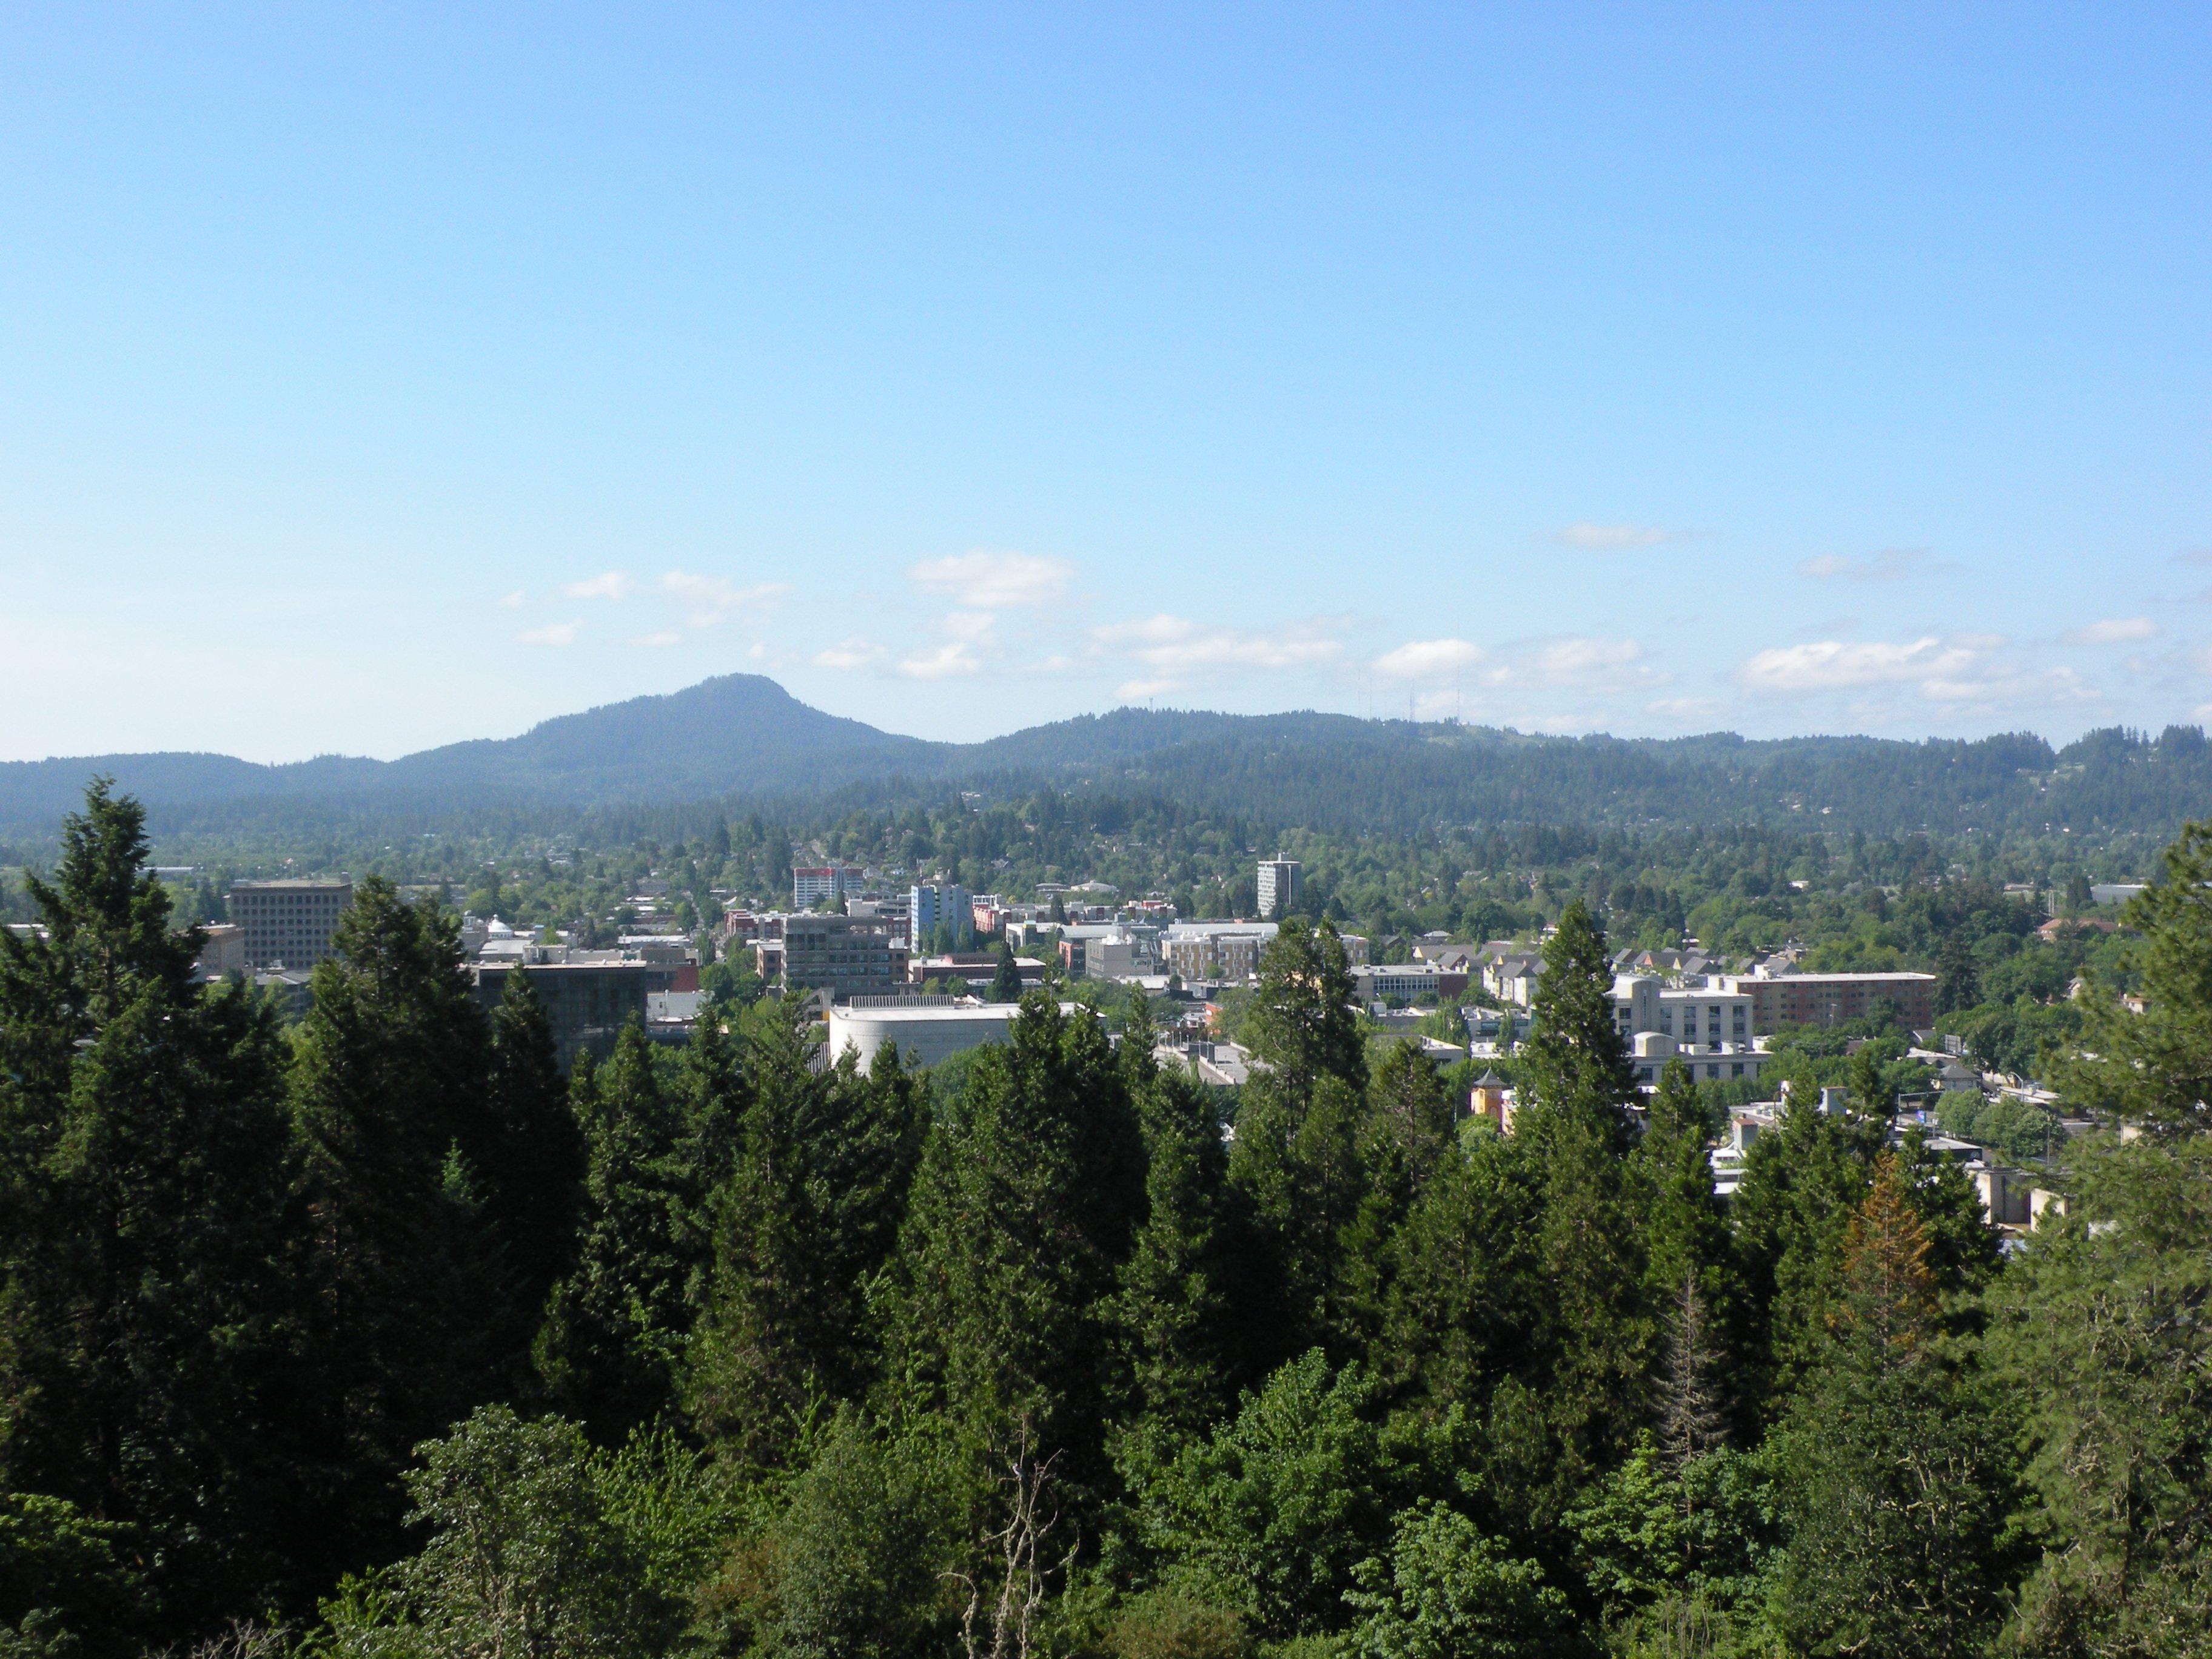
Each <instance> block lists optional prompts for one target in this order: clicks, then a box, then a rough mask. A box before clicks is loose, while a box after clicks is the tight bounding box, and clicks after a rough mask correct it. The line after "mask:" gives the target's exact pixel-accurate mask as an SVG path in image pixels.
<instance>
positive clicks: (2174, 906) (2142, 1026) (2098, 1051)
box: [2054, 823, 2212, 1133]
mask: <svg viewBox="0 0 2212 1659" xmlns="http://www.w3.org/2000/svg"><path fill="white" fill-rule="evenodd" d="M2163 862H2164V872H2163V878H2162V879H2161V880H2160V881H2159V882H2158V883H2157V884H2155V885H2154V886H2151V887H2148V888H2146V889H2145V890H2143V891H2142V892H2141V893H2139V894H2137V895H2136V896H2135V897H2134V898H2133V899H2131V900H2130V901H2129V903H2128V908H2127V911H2126V919H2127V921H2128V923H2129V925H2130V926H2131V927H2136V928H2139V929H2141V930H2142V936H2143V937H2142V946H2141V948H2140V949H2139V950H2138V951H2136V955H2135V959H2134V967H2135V972H2136V977H2137V980H2138V988H2139V991H2140V994H2141V997H2142V1011H2141V1012H2136V1011H2135V1010H2134V1009H2132V1008H2130V1006H2127V1005H2126V1004H2124V1002H2122V1001H2121V1000H2120V993H2119V988H2118V987H2116V986H2112V985H2109V984H2106V983H2105V982H2103V981H2102V980H2100V978H2099V977H2098V976H2097V975H2094V974H2092V975H2088V976H2087V977H2088V979H2089V981H2090V984H2089V989H2088V994H2087V996H2086V997H2085V999H2084V1006H2086V1008H2087V1023H2086V1024H2085V1026H2084V1029H2083V1030H2082V1032H2081V1044H2080V1048H2079V1049H2078V1050H2077V1051H2075V1053H2074V1054H2071V1055H2070V1056H2069V1057H2068V1058H2067V1059H2066V1060H2064V1061H2063V1063H2062V1064H2061V1065H2060V1066H2058V1067H2057V1071H2056V1076H2055V1079H2054V1080H2055V1082H2056V1084H2057V1088H2058V1090H2059V1092H2060V1093H2061V1094H2063V1095H2064V1096H2065V1097H2068V1098H2069V1099H2070V1100H2072V1101H2073V1102H2075V1103H2076V1104H2077V1105H2081V1106H2086V1107H2091V1108H2093V1109H2098V1110H2100V1111H2105V1112H2110V1113H2112V1114H2113V1115H2118V1116H2119V1117H2122V1118H2124V1119H2126V1120H2127V1121H2130V1122H2133V1123H2137V1124H2141V1125H2143V1126H2145V1127H2149V1128H2152V1129H2154V1130H2158V1131H2160V1132H2162V1133H2179V1132H2183V1131H2187V1130H2191V1129H2196V1128H2200V1127H2203V1126H2205V1125H2206V1124H2207V1123H2212V887H2208V885H2207V884H2208V883H2212V823H2191V824H2188V825H2185V826H2184V828H2183V829H2182V832H2181V835H2180V837H2179V839H2178V840H2177V841H2175V842H2174V843H2173V844H2172V846H2171V847H2169V848H2166V853H2165V855H2164V860H2163Z"/></svg>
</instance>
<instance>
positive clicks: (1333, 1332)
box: [1229, 922, 1368, 1368]
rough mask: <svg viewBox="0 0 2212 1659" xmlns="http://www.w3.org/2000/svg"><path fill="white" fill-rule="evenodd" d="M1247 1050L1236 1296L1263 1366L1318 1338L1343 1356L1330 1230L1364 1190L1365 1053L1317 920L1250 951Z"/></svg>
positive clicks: (1350, 1319) (1352, 1321) (1340, 953)
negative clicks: (1243, 1229)
mask: <svg viewBox="0 0 2212 1659" xmlns="http://www.w3.org/2000/svg"><path fill="white" fill-rule="evenodd" d="M1248 1030H1249V1033H1250V1047H1251V1052H1252V1055H1253V1058H1254V1060H1255V1061H1256V1062H1258V1063H1257V1065H1256V1066H1255V1068H1254V1073H1253V1076H1252V1079H1251V1081H1250V1082H1249V1083H1248V1084H1247V1085H1245V1087H1244V1089H1243V1102H1242V1103H1241V1104H1240V1106H1239V1108H1238V1109H1237V1135H1236V1140H1235V1142H1234V1144H1233V1146H1232V1147H1231V1153H1230V1164H1229V1169H1230V1179H1231V1182H1232V1184H1233V1185H1234V1186H1235V1188H1236V1189H1237V1194H1238V1195H1239V1201H1240V1205H1241V1206H1242V1208H1243V1212H1244V1214H1245V1217H1246V1221H1247V1225H1248V1227H1249V1235H1248V1248H1249V1251H1250V1252H1251V1256H1252V1261H1251V1267H1250V1274H1251V1279H1252V1282H1251V1285H1250V1288H1249V1293H1248V1295H1247V1297H1246V1298H1245V1300H1244V1311H1245V1315H1246V1317H1247V1319H1248V1321H1249V1325H1250V1329H1251V1336H1252V1342H1253V1346H1252V1347H1251V1350H1250V1352H1252V1353H1253V1354H1254V1355H1255V1359H1257V1360H1258V1361H1259V1363H1261V1364H1262V1366H1263V1368H1272V1367H1273V1365H1274V1364H1279V1363H1281V1362H1282V1361H1284V1360H1285V1359H1287V1358H1289V1357H1290V1356H1291V1355H1292V1354H1295V1353H1297V1352H1302V1351H1303V1350H1304V1349H1305V1348H1307V1347H1309V1346H1313V1345H1314V1344H1316V1343H1319V1344H1322V1345H1323V1346H1328V1347H1329V1348H1331V1349H1332V1350H1333V1351H1334V1352H1337V1353H1339V1354H1342V1355H1348V1354H1349V1352H1351V1351H1352V1347H1353V1346H1355V1344H1356V1340H1357V1330H1356V1326H1357V1323H1358V1321H1357V1318H1356V1316H1354V1315H1353V1314H1352V1310H1350V1309H1349V1308H1348V1307H1347V1306H1346V1304H1345V1302H1344V1300H1343V1294H1344V1292H1345V1291H1347V1290H1348V1289H1351V1288H1352V1285H1351V1284H1350V1282H1349V1281H1347V1280H1346V1279H1345V1278H1344V1277H1343V1276H1342V1275H1340V1272H1339V1267H1340V1253H1339V1244H1340V1235H1341V1234H1342V1233H1343V1231H1344V1230H1345V1229H1346V1227H1348V1226H1349V1225H1351V1224H1352V1221H1353V1219H1354V1218H1355V1217H1356V1216H1357V1215H1358V1212H1359V1209H1360V1206H1361V1204H1362V1202H1363V1201H1364V1198H1365V1195H1366V1192H1367V1184H1368V1183H1367V1170H1366V1164H1365V1161H1364V1158H1362V1156H1361V1142H1362V1139H1363V1138H1364V1133H1365V1128H1366V1119H1367V1101H1366V1090H1367V1081H1368V1079H1367V1057H1366V1053H1365V1044H1364V1040H1363V1039H1362V1037H1361V1036H1360V1032H1359V1022H1358V1015H1357V1014H1356V1013H1355V1012H1353V1010H1352V977H1351V969H1350V968H1349V967H1348V965H1347V964H1346V959H1345V955H1344V944H1343V941H1342V940H1341V939H1339V938H1338V937H1337V935H1336V930H1335V929H1334V927H1330V926H1329V925H1328V923H1327V922H1323V923H1322V925H1321V927H1319V928H1318V929H1316V930H1313V931H1308V930H1307V929H1306V928H1304V927H1284V928H1283V929H1282V930H1281V931H1279V933H1277V934H1276V935H1275V938H1274V939H1273V942H1272V943H1271V944H1270V945H1268V946H1267V950H1266V951H1264V952H1263V953H1262V955H1261V962H1260V986H1259V989H1258V991H1257V992H1256V993H1255V996H1254V999H1253V1006H1252V1010H1251V1013H1250V1016H1249V1024H1248Z"/></svg>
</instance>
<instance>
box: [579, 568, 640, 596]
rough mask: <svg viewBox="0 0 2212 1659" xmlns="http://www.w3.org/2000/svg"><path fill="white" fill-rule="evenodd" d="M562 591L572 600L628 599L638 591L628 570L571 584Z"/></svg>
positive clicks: (610, 572) (616, 571) (612, 572)
mask: <svg viewBox="0 0 2212 1659" xmlns="http://www.w3.org/2000/svg"><path fill="white" fill-rule="evenodd" d="M561 591H562V592H563V593H566V594H567V595H568V597H569V598H570V599H628V598H629V596H630V595H631V594H632V593H634V592H636V591H637V584H636V582H635V581H633V580H631V579H630V574H629V572H628V571H627V570H610V571H608V572H607V573H606V574H605V575H600V576H592V577H587V578H586V580H582V581H580V582H570V583H569V584H568V586H566V587H564V588H562V590H561Z"/></svg>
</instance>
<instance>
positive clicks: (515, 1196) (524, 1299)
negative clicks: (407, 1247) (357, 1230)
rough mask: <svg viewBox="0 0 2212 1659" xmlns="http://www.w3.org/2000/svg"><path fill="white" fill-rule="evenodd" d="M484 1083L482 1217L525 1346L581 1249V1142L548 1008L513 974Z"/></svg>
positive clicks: (495, 1022)
mask: <svg viewBox="0 0 2212 1659" xmlns="http://www.w3.org/2000/svg"><path fill="white" fill-rule="evenodd" d="M489 1037H490V1048H489V1062H488V1066H487V1068H486V1069H487V1076H486V1091H485V1092H486V1098H487V1101H488V1103H489V1114H488V1116H489V1123H488V1124H487V1125H486V1126H485V1131H484V1137H483V1143H482V1151H481V1154H480V1156H481V1163H480V1164H479V1165H478V1169H477V1173H478V1175H479V1176H480V1177H481V1179H482V1180H483V1183H484V1188H485V1212H486V1217H487V1219H488V1220H489V1224H490V1226H491V1229H492V1231H493V1233H494V1235H495V1237H497V1239H498V1240H499V1242H500V1244H501V1248H502V1249H503V1250H504V1252H505V1255H506V1265H507V1271H508V1273H509V1274H510V1275H511V1278H512V1283H513V1302H514V1305H515V1308H516V1310H517V1312H518V1314H519V1315H520V1317H521V1319H522V1321H523V1322H524V1323H523V1327H522V1336H521V1340H520V1346H523V1347H527V1346H528V1344H529V1340H530V1336H531V1335H532V1334H534V1332H535V1330H536V1328H537V1323H538V1318H539V1316H540V1315H541V1314H542V1312H543V1310H544V1305H545V1297H546V1293H547V1292H548V1291H550V1290H551V1288H552V1286H553V1281H554V1280H555V1279H558V1278H559V1277H560V1276H561V1275H562V1273H565V1272H566V1271H567V1270H568V1265H569V1256H570V1253H571V1251H572V1249H574V1237H575V1225H576V1200H577V1187H578V1184H579V1183H580V1182H581V1180H582V1179H583V1173H584V1169H583V1165H584V1150H583V1138H582V1136H581V1134H580V1133H579V1131H578V1129H577V1127H576V1119H575V1115H574V1114H573V1113H572V1112H570V1111H569V1109H568V1084H567V1080H566V1079H563V1078H562V1075H561V1068H560V1065H559V1062H558V1061H557V1060H556V1058H555V1051H554V1044H553V1027H552V1024H551V1022H550V1020H549V1019H548V1018H547V1017H546V1013H545V1005H544V1001H543V1000H540V998H539V997H538V992H537V988H536V987H534V986H533V985H532V983H531V981H530V975H529V972H528V971H527V970H526V969H522V968H516V969H513V970H512V971H510V972H509V973H508V975H507V983H506V985H505V987H503V988H502V991H501V998H500V1004H499V1006H498V1007H497V1008H496V1009H495V1010H494V1011H493V1013H492V1016H491V1021H490V1032H489Z"/></svg>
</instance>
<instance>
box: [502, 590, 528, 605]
mask: <svg viewBox="0 0 2212 1659" xmlns="http://www.w3.org/2000/svg"><path fill="white" fill-rule="evenodd" d="M529 598H530V596H529V594H527V593H526V592H523V591H522V590H521V589H520V588H519V587H518V588H516V589H515V590H514V592H512V593H509V594H507V596H506V597H505V598H504V599H501V600H500V602H499V608H500V609H501V610H502V611H520V610H521V609H522V607H523V605H524V603H525V602H526V601H527V600H528V599H529Z"/></svg>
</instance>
